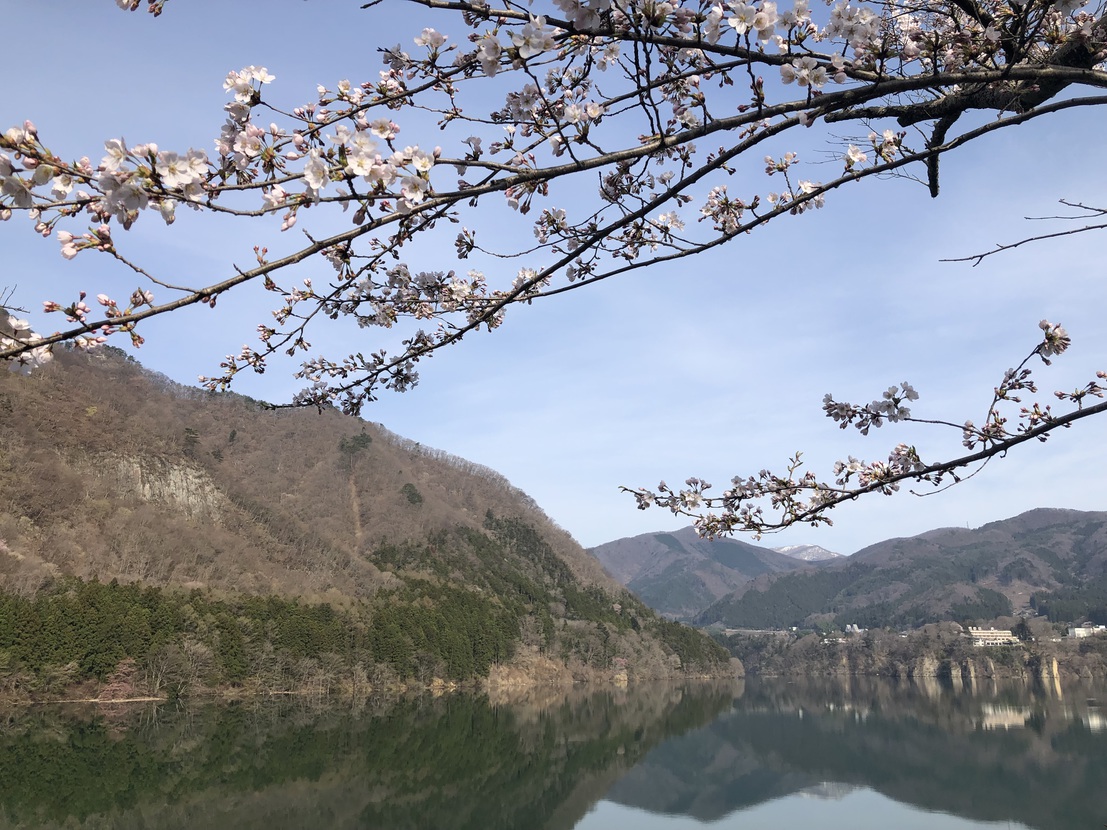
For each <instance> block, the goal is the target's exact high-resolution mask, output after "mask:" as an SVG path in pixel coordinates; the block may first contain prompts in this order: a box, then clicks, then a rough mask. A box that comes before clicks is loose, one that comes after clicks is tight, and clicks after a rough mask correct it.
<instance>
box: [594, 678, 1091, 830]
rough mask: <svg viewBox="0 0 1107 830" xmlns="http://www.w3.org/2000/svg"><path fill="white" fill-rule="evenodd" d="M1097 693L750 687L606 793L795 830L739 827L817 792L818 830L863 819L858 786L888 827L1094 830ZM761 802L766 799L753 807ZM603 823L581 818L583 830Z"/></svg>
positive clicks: (871, 685) (680, 812)
mask: <svg viewBox="0 0 1107 830" xmlns="http://www.w3.org/2000/svg"><path fill="white" fill-rule="evenodd" d="M1103 696H1104V695H1103V690H1102V689H1100V690H1099V691H1098V692H1097V691H1096V690H1095V689H1089V688H1081V687H1074V688H1072V689H1068V690H1063V691H1062V690H1059V689H1057V688H1041V687H1039V688H1027V687H1026V686H1025V685H1020V686H1014V685H1012V686H999V685H992V684H988V685H986V686H984V687H981V688H977V689H959V688H953V687H951V686H940V685H937V684H925V685H914V684H891V683H886V682H875V681H872V680H865V679H842V680H826V681H822V682H818V681H816V682H808V683H803V684H797V683H787V684H784V683H777V684H772V683H753V682H751V683H749V684H747V687H746V689H745V693H744V694H743V695H742V696H741V697H739V698H737V699H736V700H735V702H734V705H733V707H732V708H731V710H730V711H729V712H727V713H725V714H723V715H721V716H720V717H719V718H717V719H716V720H715V721H714V722H713V723H711V724H710V725H708V726H707V727H704V728H703V729H700V730H697V731H695V732H693V733H689V734H687V735H684V736H681V737H679V738H676V739H673V740H671V741H668V742H666V743H665V744H664V745H662V746H660V747H658V748H657V749H656V750H655V751H654V752H652V753H651V754H650V755H649V756H648V757H647V758H646V759H645V760H644V761H643V762H642V763H641V764H639V765H638V766H636V767H635V768H634V769H632V770H630V771H629V772H628V773H627V775H625V776H624V777H623V778H622V779H620V781H618V782H617V783H616V784H615V785H614V786H613V787H612V789H611V790H610V791H609V793H608V794H607V799H608V800H610V801H612V802H616V803H618V804H622V805H625V806H628V807H633V808H636V809H644V810H648V811H650V812H653V813H658V814H668V815H671V816H689V817H692V818H694V819H696V820H697V821H699V822H720V824H719V825H718V826H719V827H729V826H734V827H738V826H742V827H757V826H798V825H793V824H791V823H790V822H789V820H788V819H786V818H785V817H784V816H776V817H775V818H773V819H772V822H776V821H779V822H781V823H779V824H772V822H769V824H765V825H761V824H760V823H756V822H755V823H753V824H750V823H748V822H749V821H750V820H752V819H753V818H754V817H761V818H765V820H766V821H769V819H768V818H767V817H766V816H767V815H774V814H775V813H776V812H788V811H790V810H793V809H801V807H802V805H800V804H799V802H800V801H801V800H803V799H806V800H807V801H809V802H810V798H811V796H812V795H813V794H815V793H820V794H823V795H824V796H831V797H832V800H831V801H828V800H826V798H825V797H824V799H823V800H822V803H821V804H820V805H819V806H818V812H819V814H820V815H821V816H823V818H822V819H820V821H819V827H820V830H822V828H825V827H828V826H834V824H833V821H834V818H833V817H834V816H836V815H839V814H842V815H844V819H843V821H844V822H845V824H846V825H849V826H865V825H864V822H865V821H866V820H867V817H869V816H870V813H871V812H872V811H871V810H870V811H860V810H858V809H856V808H855V807H854V806H852V805H853V804H854V803H857V802H858V799H859V798H860V797H859V796H856V795H855V794H854V793H853V792H852V791H851V789H853V788H856V789H857V790H858V791H865V792H867V793H868V794H869V797H871V798H875V799H877V801H876V802H874V804H876V805H877V807H874V808H873V809H875V810H876V814H877V815H881V816H883V821H884V824H883V826H885V827H906V826H913V825H917V826H924V827H938V826H949V827H966V828H967V827H979V826H988V823H999V824H1000V826H1003V827H1007V826H1017V827H1021V826H1024V825H1025V826H1029V827H1034V828H1040V829H1041V830H1070V828H1071V829H1072V830H1075V828H1095V827H1101V826H1102V825H1103V824H1105V823H1107V733H1104V732H1103V731H1102V710H1101V709H1100V707H1099V703H1098V701H1099V700H1101V699H1102V698H1103ZM860 800H861V801H864V800H865V799H864V798H861V799H860ZM765 802H775V806H774V807H773V809H772V810H768V811H766V809H764V808H761V807H759V806H758V805H762V804H764V803H765ZM755 808H756V809H755ZM916 814H917V815H916ZM940 814H950V815H949V816H947V817H946V818H945V819H940V818H939V815H940ZM738 815H740V816H743V818H742V820H741V821H735V823H734V824H733V825H731V824H729V823H728V822H726V821H724V819H725V818H726V817H728V816H738ZM851 815H852V818H850V816H851ZM912 816H916V817H915V818H912ZM955 816H959V817H961V823H956V821H955V820H954V817H955ZM824 819H825V820H824ZM589 820H590V821H591V820H593V817H590V819H589ZM596 820H597V821H598V820H599V819H596ZM920 820H921V821H922V822H923V823H922V824H921V825H919V824H918V821H920ZM828 822H829V823H828ZM950 822H954V823H950ZM981 823H983V824H981ZM606 826H607V825H604V824H603V823H602V822H601V823H595V824H590V823H589V822H588V821H586V822H584V823H582V824H581V825H580V828H579V830H598V829H599V828H606ZM610 826H611V827H616V826H620V825H618V824H611V825H610ZM622 826H631V825H627V824H624V825H622ZM657 826H659V827H662V826H664V827H669V826H670V825H664V824H662V825H657ZM682 826H684V825H682V824H680V823H673V824H672V825H671V827H673V828H677V827H682Z"/></svg>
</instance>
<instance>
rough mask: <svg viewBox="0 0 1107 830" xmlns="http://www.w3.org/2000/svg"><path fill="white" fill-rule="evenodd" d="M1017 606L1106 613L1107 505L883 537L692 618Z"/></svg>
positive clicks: (871, 622)
mask: <svg viewBox="0 0 1107 830" xmlns="http://www.w3.org/2000/svg"><path fill="white" fill-rule="evenodd" d="M1018 612H1036V613H1046V614H1049V615H1050V617H1051V619H1061V620H1072V619H1084V618H1091V619H1093V620H1104V619H1107V512H1080V511H1075V510H1062V509H1046V508H1042V509H1038V510H1031V511H1029V512H1027V513H1023V514H1021V515H1019V516H1016V517H1014V518H1011V519H1005V520H1003V521H998V522H991V523H989V524H986V525H984V526H982V527H980V528H977V529H975V530H969V529H966V528H939V529H936V530H931V531H928V532H926V533H923V534H920V535H918V536H913V537H909V538H900V539H889V540H887V541H884V542H879V543H877V544H875V545H870V546H869V547H867V548H865V549H864V550H861V551H859V552H857V553H855V554H854V555H853V556H850V557H847V558H842V559H837V560H834V561H831V562H829V563H826V564H825V565H823V566H822V567H820V568H818V569H809V570H805V571H802V572H799V571H797V572H795V573H788V574H772V575H766V576H764V577H761V578H760V579H758V580H757V581H756V582H750V583H747V584H746V585H743V586H740V587H739V588H737V589H736V590H735V591H734V592H733V593H731V594H730V595H728V596H727V597H724V598H722V599H720V600H719V601H717V602H716V603H715V604H713V605H712V606H711V607H710V608H708V609H706V610H705V611H703V612H702V613H701V614H699V615H698V616H697V617H696V618H695V622H696V623H697V624H700V625H708V624H711V623H721V624H723V625H725V626H728V627H734V628H775V627H788V626H793V625H794V626H810V625H813V624H815V623H819V622H823V623H828V624H833V625H839V626H841V625H845V624H847V623H855V624H859V625H861V626H888V625H894V626H904V627H908V626H916V625H921V624H924V623H928V622H936V621H939V620H943V619H952V620H962V619H970V620H971V619H992V618H995V617H997V616H1004V615H1010V614H1013V613H1018Z"/></svg>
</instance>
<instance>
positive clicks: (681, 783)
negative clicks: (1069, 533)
mask: <svg viewBox="0 0 1107 830" xmlns="http://www.w3.org/2000/svg"><path fill="white" fill-rule="evenodd" d="M1105 699H1107V690H1105V689H1096V688H1092V687H1087V688H1071V689H1063V690H1062V689H1058V688H1051V689H1043V688H1038V689H1027V688H1026V687H1014V686H1012V687H1001V686H987V687H979V688H973V689H967V688H965V689H955V688H953V687H948V686H946V687H943V686H939V685H937V684H927V685H910V684H899V685H892V684H888V683H878V682H873V681H861V680H843V681H836V682H832V681H825V682H812V683H806V684H796V683H775V684H774V683H766V682H752V681H751V682H749V683H747V684H745V685H744V686H743V685H738V686H719V685H714V686H711V685H702V686H686V687H683V688H680V687H647V688H631V689H629V690H603V691H592V692H586V691H581V690H578V691H576V692H574V693H573V694H570V695H567V696H553V695H549V694H547V695H546V696H535V697H531V698H529V699H517V698H516V699H511V700H489V699H488V698H487V697H478V696H466V695H454V696H446V697H443V698H438V699H433V698H419V699H411V700H402V701H371V702H370V703H369V704H368V705H367V706H364V707H361V708H358V709H354V710H351V709H350V708H348V707H347V708H345V709H341V708H337V707H330V708H320V707H313V706H308V705H306V704H305V702H303V701H285V702H284V703H282V704H279V705H274V704H266V705H260V704H259V705H255V704H241V703H240V704H236V705H231V706H222V707H214V706H213V707H202V708H192V709H173V708H170V707H160V708H144V709H114V710H110V711H96V710H84V711H74V710H61V709H57V708H53V709H33V710H19V711H15V712H9V713H7V714H6V716H5V715H0V718H5V717H6V720H0V722H3V723H4V728H3V730H2V731H0V829H2V830H6V828H15V827H45V828H52V827H63V826H64V827H72V826H80V827H86V828H100V827H104V828H107V827H111V828H147V827H158V828H177V827H180V828H185V827H189V828H192V827H205V828H220V827H235V828H252V827H258V828H262V827H264V828H265V830H281V828H292V827H297V828H299V827H320V828H331V827H333V828H363V827H364V828H377V829H378V830H386V829H388V828H397V829H398V828H419V830H427V829H428V828H481V830H498V829H499V830H572V828H576V830H615V829H616V828H627V827H634V828H642V829H643V830H678V828H680V829H683V828H702V827H704V825H705V824H710V825H711V826H712V827H713V828H719V829H722V830H725V829H726V828H735V830H736V828H739V827H741V828H743V830H749V828H756V827H802V826H812V827H814V826H817V827H819V830H834V828H837V827H843V828H845V827H850V828H868V827H873V828H876V827H881V828H886V827H896V828H913V827H917V828H926V830H935V828H942V829H943V830H944V829H945V828H948V829H949V830H953V828H957V830H965V829H966V828H980V827H991V826H999V827H1005V828H1007V827H1010V828H1024V827H1026V828H1035V830H1076V828H1097V827H1102V826H1103V825H1104V824H1105V823H1107V795H1105V794H1107V730H1105V729H1104V717H1103V714H1104V713H1103V709H1102V708H1101V707H1100V703H1099V702H1100V701H1103V700H1105Z"/></svg>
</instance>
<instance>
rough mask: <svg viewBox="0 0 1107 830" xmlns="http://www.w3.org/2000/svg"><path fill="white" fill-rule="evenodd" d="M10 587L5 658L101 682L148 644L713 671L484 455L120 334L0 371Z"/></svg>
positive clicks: (236, 651) (0, 577)
mask: <svg viewBox="0 0 1107 830" xmlns="http://www.w3.org/2000/svg"><path fill="white" fill-rule="evenodd" d="M132 587H133V589H132ZM0 592H2V594H0V674H3V673H4V672H6V671H16V672H17V674H18V672H19V671H25V672H31V673H32V674H34V673H39V674H41V672H44V671H47V670H48V669H49V668H50V666H54V667H55V668H56V667H57V666H60V665H64V666H67V667H68V666H69V664H70V663H72V664H73V665H74V666H75V667H76V668H74V669H73V670H72V672H70V673H69V674H66V675H65V676H66V677H70V678H71V679H78V680H79V679H82V678H86V679H87V678H89V677H92V676H95V677H97V678H98V679H99V680H101V681H105V680H106V679H107V676H108V675H109V674H111V672H112V671H113V670H114V669H115V668H116V667H117V665H116V664H117V663H118V662H119V661H120V660H123V658H124V657H125V656H126V657H130V658H133V659H134V660H136V661H137V664H138V668H139V670H140V671H139V674H140V675H141V676H142V677H147V676H152V675H150V672H151V671H152V669H151V668H150V661H151V660H154V659H155V658H154V656H152V655H154V654H156V655H159V656H158V658H157V659H163V658H164V660H166V661H169V662H170V663H173V662H174V661H176V663H180V664H181V665H184V664H187V666H186V668H187V669H188V673H189V677H190V678H191V680H190V682H191V681H192V680H202V679H203V678H207V679H208V681H210V682H209V685H210V683H218V682H225V681H227V680H228V679H234V678H240V679H241V678H242V677H245V676H247V675H248V674H249V672H251V671H255V670H257V667H258V666H259V665H261V662H264V661H263V660H262V655H270V656H272V655H274V654H276V655H277V657H278V658H279V659H277V660H276V663H273V664H272V665H270V664H268V663H267V664H266V665H267V668H266V671H269V672H271V675H272V677H276V678H281V677H283V678H285V679H283V680H279V682H280V683H287V682H289V681H288V680H287V678H288V677H289V676H290V675H291V673H294V672H293V668H290V667H293V666H294V664H295V665H296V666H300V668H298V669H295V671H301V670H302V669H303V668H304V667H303V666H302V665H300V664H296V663H295V660H294V658H296V659H299V658H301V657H302V658H304V659H315V658H317V657H318V656H319V654H318V652H319V651H320V650H323V651H330V650H336V653H338V652H340V653H341V655H343V657H342V659H345V660H350V661H353V662H354V663H356V664H357V665H361V666H363V668H364V670H365V671H369V668H367V667H371V666H373V665H380V664H382V663H383V664H386V665H387V666H388V667H389V671H390V672H391V673H392V675H393V676H396V677H398V678H400V679H403V678H409V677H413V676H421V677H424V678H428V679H429V678H430V677H440V678H446V679H457V680H462V679H466V678H470V677H473V676H474V675H476V676H483V675H486V674H488V672H489V671H491V670H492V667H493V666H496V667H498V668H497V671H501V672H503V671H507V670H508V668H509V667H510V666H512V665H516V664H518V665H516V668H517V669H518V671H521V672H523V673H524V674H529V675H531V676H533V675H534V674H535V673H536V672H538V673H542V672H545V673H551V672H552V673H554V674H557V673H558V672H562V673H564V672H566V671H569V670H572V671H573V672H575V673H576V674H577V675H578V676H586V675H588V674H589V672H593V673H601V674H602V673H607V674H612V673H614V672H617V671H621V670H622V669H623V668H624V667H625V669H626V671H627V672H629V673H630V674H631V675H633V674H634V673H636V672H638V673H642V674H658V673H662V674H663V673H665V672H667V671H669V670H670V669H671V668H672V667H674V666H685V667H688V668H691V667H692V666H694V665H697V664H703V667H708V668H707V669H705V670H711V671H713V670H715V669H711V668H710V667H712V666H714V667H715V668H716V669H717V668H718V666H719V665H720V664H719V659H720V651H719V649H717V648H716V647H715V644H714V643H711V642H710V641H709V640H707V638H705V637H703V636H701V635H699V634H697V633H695V632H692V631H690V630H688V629H683V628H681V627H678V626H675V625H673V624H672V623H669V622H667V621H664V620H660V619H657V618H656V617H655V616H654V614H653V612H652V611H650V610H649V609H648V608H646V607H645V606H644V605H642V604H641V603H640V602H639V601H638V600H637V599H635V598H634V597H632V596H630V595H629V594H627V592H626V591H625V590H624V589H623V588H622V587H621V586H619V585H618V584H616V583H615V582H614V581H613V580H611V579H610V577H608V576H607V575H606V574H605V573H604V572H603V569H602V567H601V566H600V564H599V563H598V562H597V561H596V560H595V559H594V558H593V557H591V556H590V555H588V554H587V553H586V552H585V551H584V550H583V549H582V548H581V547H580V546H579V545H578V544H577V543H576V542H575V541H574V540H573V539H572V538H571V537H570V536H569V534H567V533H566V532H565V531H563V530H561V529H560V528H558V527H557V526H556V525H555V524H554V523H553V522H552V521H551V520H550V519H549V518H548V517H547V516H546V515H545V514H544V513H543V512H542V511H541V510H540V509H539V508H538V506H537V505H535V504H534V502H533V501H532V500H531V499H530V498H529V497H528V496H526V494H524V493H522V492H521V491H519V490H518V489H516V488H514V487H512V486H511V485H510V484H509V483H508V482H507V481H506V480H505V479H504V478H503V477H502V476H500V475H499V474H497V473H495V472H494V471H492V470H489V469H487V468H485V467H482V466H480V465H477V464H473V463H471V462H468V461H465V460H464V459H460V458H456V457H454V456H450V455H448V454H446V453H442V452H439V451H436V450H432V449H429V448H426V447H422V446H420V445H419V444H417V443H415V442H412V441H409V440H407V439H404V438H401V437H399V436H397V435H395V434H393V433H391V432H389V431H388V430H386V429H384V428H383V427H382V426H380V425H377V424H371V423H366V422H364V421H361V420H358V419H356V418H352V417H349V416H346V415H343V414H341V413H340V412H338V411H336V410H328V411H323V412H317V411H315V410H304V409H284V410H273V409H272V408H271V407H268V406H267V405H264V404H263V403H262V402H259V401H255V400H252V399H250V398H246V397H243V396H240V395H234V394H222V395H216V394H210V393H206V392H203V391H200V390H197V389H192V388H188V387H184V386H181V385H178V384H175V383H173V382H171V381H169V380H168V379H166V378H164V377H162V376H160V375H157V374H156V373H153V372H149V371H147V370H145V369H143V368H142V367H141V366H139V365H138V364H137V363H135V362H134V361H133V360H131V359H130V358H128V357H127V356H126V355H125V354H124V353H123V352H121V351H119V350H116V349H110V348H108V349H104V350H102V351H98V352H96V353H94V354H92V355H83V354H79V353H72V352H62V353H60V354H58V355H57V358H56V360H55V361H54V364H53V365H51V366H50V367H47V368H46V369H44V370H43V371H41V372H35V373H34V374H32V375H31V376H30V377H26V378H24V377H20V376H16V375H14V374H11V373H4V374H3V376H0ZM250 597H269V598H271V599H272V602H269V603H268V604H266V603H258V602H255V601H253V600H251V599H249V598H250ZM108 609H111V611H110V613H109V611H108ZM122 625H126V626H129V628H127V630H126V631H124V630H123V629H121V628H120V626H122ZM49 626H54V627H55V629H56V630H55V631H54V633H53V634H52V635H49V636H47V635H46V634H45V633H44V632H45V631H46V629H47V628H48V627H49ZM82 626H84V627H82ZM98 626H106V628H105V629H103V630H100V631H99V633H98V634H97V633H96V630H97V627H98ZM86 629H87V630H86ZM13 632H15V633H13ZM78 641H79V642H81V643H84V644H85V646H81V648H85V650H84V651H82V650H81V648H78V647H77V646H76V645H74V643H77V642H78ZM121 642H125V643H126V644H127V645H126V649H123V651H120V649H121V648H123V646H121V645H120V643H121ZM282 643H284V644H285V646H286V647H285V650H284V651H281V648H282ZM90 644H91V645H90ZM97 644H99V645H97ZM55 646H56V647H57V648H55ZM86 646H87V648H86ZM109 646H110V647H109ZM88 648H99V649H101V651H99V652H97V653H96V655H91V654H90V653H89V652H88V651H87V649H88ZM105 649H106V650H105ZM128 649H129V650H130V651H128ZM190 649H191V650H190ZM135 650H138V651H141V653H133V654H132V653H130V652H131V651H135ZM205 650H206V651H205ZM55 651H56V653H55ZM124 651H126V652H127V653H126V654H124V653H123V652H124ZM197 654H199V655H200V656H201V657H203V659H202V660H200V662H199V663H197V662H196V660H193V657H196V655H197ZM13 655H14V657H13ZM186 658H187V659H186ZM508 658H513V660H514V663H513V662H512V660H509V659H508ZM197 659H199V658H197ZM265 659H266V660H269V659H270V658H268V657H267V658H265ZM12 660H14V661H15V662H14V663H13V662H12ZM182 661H183V663H182ZM259 661H261V662H259ZM282 661H284V662H282ZM176 663H175V665H176ZM209 664H210V665H211V666H214V668H212V669H211V670H210V671H209V670H208V669H207V668H205V667H207V666H209ZM276 664H280V665H279V666H278V665H276ZM197 666H199V668H197ZM701 668H702V667H701ZM278 669H279V670H280V671H278ZM182 671H183V669H182ZM281 671H284V672H285V673H284V674H281V673H280V672H281ZM319 671H322V669H319ZM74 673H75V674H74ZM244 673H245V674H244ZM370 673H372V672H370ZM378 674H379V672H378ZM327 676H328V677H332V679H333V677H334V672H333V671H331V672H330V673H329V674H328V675H327ZM59 682H61V681H59ZM273 682H278V680H274V681H273Z"/></svg>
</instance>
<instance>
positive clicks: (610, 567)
mask: <svg viewBox="0 0 1107 830" xmlns="http://www.w3.org/2000/svg"><path fill="white" fill-rule="evenodd" d="M804 547H805V548H807V547H809V546H804ZM818 550H819V551H822V550H823V549H822V548H819V549H818ZM589 552H590V553H591V554H592V555H593V556H595V557H596V558H597V559H598V560H599V561H600V564H602V565H603V566H604V568H605V569H606V570H607V572H608V573H609V574H611V575H612V576H613V577H614V578H615V579H616V580H618V581H619V582H621V583H622V584H623V585H626V586H627V587H628V588H629V589H630V590H631V591H633V592H634V593H635V594H637V595H638V596H639V597H641V599H642V600H643V601H644V602H645V603H646V604H647V605H649V606H651V607H652V608H654V609H656V610H657V611H659V612H661V613H662V614H665V615H666V616H670V617H675V618H677V619H688V618H691V617H693V616H695V615H696V614H698V613H699V612H701V611H703V610H704V609H705V608H707V607H708V606H709V605H711V604H712V603H713V602H715V601H716V600H718V599H719V598H721V597H723V596H725V595H727V594H728V593H730V592H732V591H734V590H735V589H739V588H741V587H742V586H744V585H746V584H747V583H748V582H750V581H751V580H753V579H756V578H758V577H761V576H765V575H767V574H777V573H784V572H787V571H792V570H795V569H797V568H802V567H805V566H807V565H808V562H807V561H805V559H804V558H803V557H802V556H796V555H795V554H790V553H787V552H783V553H782V552H779V551H775V550H772V549H770V548H765V547H759V546H758V545H751V544H749V543H747V542H741V541H738V540H737V539H715V540H709V539H702V538H700V537H699V536H698V535H697V534H696V531H695V530H694V529H693V528H691V527H686V528H682V529H681V530H677V531H674V532H672V533H644V534H641V535H639V536H632V537H629V538H626V539H617V540H616V541H614V542H607V543H606V544H603V545H599V546H598V547H594V548H590V549H589ZM801 553H808V554H810V551H809V550H804V551H801ZM825 553H829V552H825ZM833 555H834V554H831V556H833Z"/></svg>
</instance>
